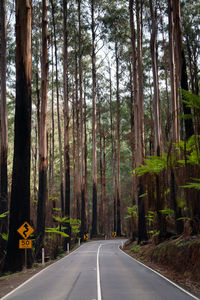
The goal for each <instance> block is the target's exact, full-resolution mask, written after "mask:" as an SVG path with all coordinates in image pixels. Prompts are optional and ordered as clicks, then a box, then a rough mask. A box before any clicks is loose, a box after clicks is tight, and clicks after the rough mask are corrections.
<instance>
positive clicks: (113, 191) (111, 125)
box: [109, 66, 117, 232]
mask: <svg viewBox="0 0 200 300" xmlns="http://www.w3.org/2000/svg"><path fill="white" fill-rule="evenodd" d="M109 81H110V91H109V94H110V103H109V104H110V132H111V145H112V181H113V182H112V184H113V190H112V193H113V195H112V198H113V231H114V232H116V230H117V220H116V192H115V191H116V175H115V161H116V160H115V142H114V133H113V130H114V128H113V103H112V74H111V67H110V66H109Z"/></svg>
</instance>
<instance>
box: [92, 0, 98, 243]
mask: <svg viewBox="0 0 200 300" xmlns="http://www.w3.org/2000/svg"><path fill="white" fill-rule="evenodd" d="M94 11H95V0H92V3H91V16H92V24H91V29H92V111H93V113H92V191H93V192H92V236H93V237H94V236H96V235H97V151H96V131H97V112H96V94H97V91H96V85H97V84H96V47H95V36H96V30H95V15H94Z"/></svg>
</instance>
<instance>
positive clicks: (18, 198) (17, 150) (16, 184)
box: [5, 0, 32, 271]
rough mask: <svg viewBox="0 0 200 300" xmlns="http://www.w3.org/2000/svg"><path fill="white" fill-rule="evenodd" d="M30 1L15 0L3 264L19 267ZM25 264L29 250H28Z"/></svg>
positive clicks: (26, 212) (26, 164)
mask: <svg viewBox="0 0 200 300" xmlns="http://www.w3.org/2000/svg"><path fill="white" fill-rule="evenodd" d="M31 10H32V8H31V1H30V0H26V1H25V0H24V1H21V0H16V108H15V137H14V161H13V174H12V190H11V205H10V225H9V238H8V247H7V256H6V265H5V268H6V269H7V270H9V271H19V270H21V269H22V267H23V265H24V251H22V250H21V249H19V239H20V238H21V237H20V235H19V234H18V232H17V229H18V228H19V227H20V226H21V225H22V224H23V223H24V222H25V221H27V222H30V142H31V66H32V58H31V20H32V18H31ZM27 252H28V265H29V266H30V265H31V255H30V254H31V251H30V250H28V251H27Z"/></svg>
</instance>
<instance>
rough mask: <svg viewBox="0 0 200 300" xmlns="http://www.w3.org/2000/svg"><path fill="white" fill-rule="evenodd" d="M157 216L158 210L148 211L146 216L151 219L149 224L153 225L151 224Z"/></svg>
mask: <svg viewBox="0 0 200 300" xmlns="http://www.w3.org/2000/svg"><path fill="white" fill-rule="evenodd" d="M156 216H157V212H156V211H151V210H149V211H148V215H147V216H145V218H146V219H147V220H148V221H149V224H150V225H151V224H153V223H154V221H155V218H156Z"/></svg>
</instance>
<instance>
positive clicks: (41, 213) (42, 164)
mask: <svg viewBox="0 0 200 300" xmlns="http://www.w3.org/2000/svg"><path fill="white" fill-rule="evenodd" d="M41 65H42V68H41V69H42V84H41V114H40V116H41V117H40V140H39V194H38V205H37V237H36V258H37V260H40V259H41V257H42V248H43V247H44V235H45V214H46V213H45V207H46V202H47V197H48V187H47V167H48V166H47V84H48V51H47V0H43V1H42V61H41Z"/></svg>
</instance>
